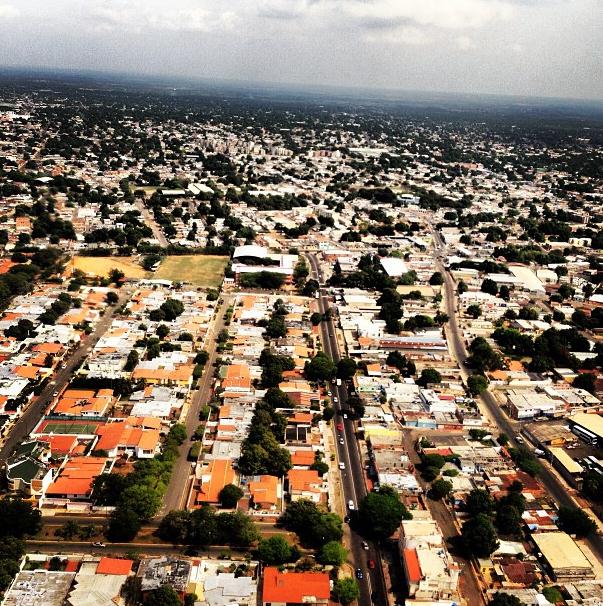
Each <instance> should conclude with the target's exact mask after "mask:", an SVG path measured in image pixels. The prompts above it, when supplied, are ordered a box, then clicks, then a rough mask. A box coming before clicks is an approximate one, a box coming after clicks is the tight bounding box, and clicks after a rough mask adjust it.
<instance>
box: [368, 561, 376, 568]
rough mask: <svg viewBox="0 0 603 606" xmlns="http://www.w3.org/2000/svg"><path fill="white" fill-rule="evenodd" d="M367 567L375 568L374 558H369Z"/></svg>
mask: <svg viewBox="0 0 603 606" xmlns="http://www.w3.org/2000/svg"><path fill="white" fill-rule="evenodd" d="M367 563H368V567H369V568H370V569H371V570H373V569H374V568H375V560H369V561H368V562H367Z"/></svg>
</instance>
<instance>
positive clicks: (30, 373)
mask: <svg viewBox="0 0 603 606" xmlns="http://www.w3.org/2000/svg"><path fill="white" fill-rule="evenodd" d="M39 372H40V368H39V367H38V366H17V367H16V368H15V374H16V375H19V376H20V377H23V378H24V379H35V378H36V377H37V376H38V373H39Z"/></svg>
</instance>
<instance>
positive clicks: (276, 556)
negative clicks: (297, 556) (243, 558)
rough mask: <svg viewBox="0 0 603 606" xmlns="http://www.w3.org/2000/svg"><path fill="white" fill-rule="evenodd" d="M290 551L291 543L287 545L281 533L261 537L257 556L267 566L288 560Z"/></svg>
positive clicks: (290, 554)
mask: <svg viewBox="0 0 603 606" xmlns="http://www.w3.org/2000/svg"><path fill="white" fill-rule="evenodd" d="M292 551H293V550H292V548H291V545H289V543H288V542H287V539H285V537H284V535H282V534H277V535H274V536H272V537H269V538H268V539H262V540H261V541H260V544H259V546H258V555H259V558H260V560H261V561H262V562H264V564H266V565H268V566H274V565H279V564H285V563H287V562H290V561H291V556H292Z"/></svg>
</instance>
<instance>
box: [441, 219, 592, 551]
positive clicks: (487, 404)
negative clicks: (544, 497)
mask: <svg viewBox="0 0 603 606" xmlns="http://www.w3.org/2000/svg"><path fill="white" fill-rule="evenodd" d="M433 237H434V246H435V253H436V264H437V266H438V270H439V271H440V272H441V274H442V276H443V277H444V300H445V305H446V313H447V314H448V316H449V320H448V326H447V338H448V342H449V343H450V347H451V353H452V355H453V356H454V357H455V358H456V360H457V362H458V364H459V366H460V368H461V373H462V376H463V378H464V379H465V380H466V378H467V377H468V376H469V375H470V374H471V372H470V371H469V369H468V368H467V365H466V363H467V358H468V354H467V349H466V347H465V342H464V340H463V337H462V333H461V331H460V329H459V326H458V317H457V309H456V288H455V284H454V280H453V279H452V276H451V275H450V273H449V272H448V271H447V270H446V268H445V267H444V266H443V264H442V262H441V256H442V254H443V253H444V251H445V245H444V242H443V241H442V238H441V236H440V234H439V233H438V232H437V231H435V230H433ZM479 401H480V403H481V405H482V406H481V408H482V410H484V411H485V412H486V413H487V416H488V417H489V418H490V419H491V420H492V421H493V422H494V424H495V425H496V426H497V427H498V429H499V430H500V431H501V432H503V433H505V434H506V435H507V436H508V437H509V440H510V442H511V444H512V445H513V446H515V447H517V446H518V445H519V444H518V442H517V439H516V436H517V434H518V432H519V431H520V430H521V425H520V424H519V423H518V422H516V421H513V420H512V419H510V418H509V417H508V416H507V415H506V414H505V412H504V411H503V410H502V409H501V407H500V406H499V404H498V402H497V401H496V398H495V397H494V395H493V394H492V393H491V392H490V391H484V392H483V393H482V394H481V395H480V396H479ZM538 479H539V480H540V482H541V483H542V485H543V486H544V487H545V488H546V491H547V492H548V494H549V495H550V496H551V497H552V498H553V500H554V501H555V503H556V504H557V506H558V507H559V506H565V507H579V505H578V504H577V503H576V501H575V500H574V498H573V497H572V495H571V494H570V493H569V492H568V489H567V486H566V485H565V484H564V483H563V481H562V480H561V479H560V478H559V477H558V476H557V475H556V474H555V473H554V472H553V471H552V470H551V469H550V468H549V467H548V466H547V465H546V464H543V465H542V470H541V472H540V473H539V475H538ZM587 542H588V544H589V547H590V549H591V550H592V551H593V552H594V554H595V555H596V556H597V558H598V559H599V561H601V562H603V538H602V537H601V536H600V535H595V534H593V535H592V536H591V537H590V538H588V539H587Z"/></svg>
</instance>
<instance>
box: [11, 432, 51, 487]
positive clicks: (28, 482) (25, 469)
mask: <svg viewBox="0 0 603 606" xmlns="http://www.w3.org/2000/svg"><path fill="white" fill-rule="evenodd" d="M50 454H51V450H50V448H49V446H48V444H47V443H46V442H42V441H38V440H34V441H33V442H23V443H21V444H19V446H17V449H16V450H15V452H14V453H13V454H12V455H11V456H10V457H9V458H8V459H7V461H6V464H5V470H6V479H7V481H8V488H9V490H10V491H11V492H16V491H20V492H22V493H24V494H26V495H27V496H38V497H39V496H41V495H42V494H44V492H45V491H46V489H47V488H48V486H49V485H50V483H51V482H52V478H53V473H52V468H51V467H50V465H49V464H48V461H49V458H50Z"/></svg>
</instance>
